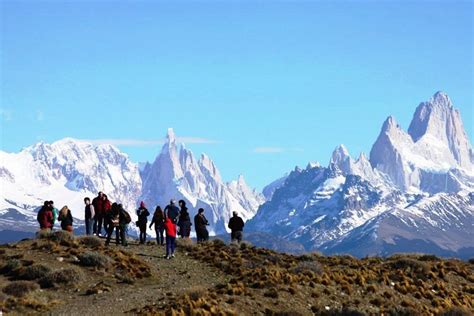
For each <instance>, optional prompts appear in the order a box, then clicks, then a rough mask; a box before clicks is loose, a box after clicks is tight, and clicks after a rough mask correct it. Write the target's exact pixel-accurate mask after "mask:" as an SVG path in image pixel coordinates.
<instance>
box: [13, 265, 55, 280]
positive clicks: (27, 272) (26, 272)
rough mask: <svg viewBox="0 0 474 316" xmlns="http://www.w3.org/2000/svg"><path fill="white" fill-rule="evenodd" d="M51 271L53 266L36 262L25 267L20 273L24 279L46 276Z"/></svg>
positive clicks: (19, 276) (20, 276) (20, 277)
mask: <svg viewBox="0 0 474 316" xmlns="http://www.w3.org/2000/svg"><path fill="white" fill-rule="evenodd" d="M50 272H51V268H50V267H48V266H45V265H43V264H34V265H31V266H28V267H26V268H24V269H23V270H22V271H21V272H20V273H19V275H18V278H19V279H22V280H37V279H41V278H44V277H45V276H46V275H48V273H50Z"/></svg>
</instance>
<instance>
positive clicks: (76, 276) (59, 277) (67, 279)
mask: <svg viewBox="0 0 474 316" xmlns="http://www.w3.org/2000/svg"><path fill="white" fill-rule="evenodd" d="M81 279H82V273H81V272H80V271H78V270H76V269H71V268H68V269H63V270H56V271H53V272H50V273H48V274H47V275H46V276H45V277H43V278H41V279H40V280H39V282H38V283H39V284H40V285H41V287H43V288H50V287H55V286H56V285H71V284H74V283H76V282H78V281H80V280H81Z"/></svg>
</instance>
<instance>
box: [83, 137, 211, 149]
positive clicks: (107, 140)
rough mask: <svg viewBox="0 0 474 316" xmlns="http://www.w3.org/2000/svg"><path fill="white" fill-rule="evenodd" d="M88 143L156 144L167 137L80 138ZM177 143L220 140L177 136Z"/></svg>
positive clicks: (119, 144)
mask: <svg viewBox="0 0 474 316" xmlns="http://www.w3.org/2000/svg"><path fill="white" fill-rule="evenodd" d="M80 141H84V142H87V143H91V144H95V145H104V144H106V145H114V146H133V147H143V146H156V145H163V144H164V143H165V142H166V139H164V138H160V139H136V138H102V139H80ZM176 142H177V143H184V144H216V143H218V141H216V140H213V139H208V138H202V137H176Z"/></svg>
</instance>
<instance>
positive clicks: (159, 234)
mask: <svg viewBox="0 0 474 316" xmlns="http://www.w3.org/2000/svg"><path fill="white" fill-rule="evenodd" d="M153 225H155V233H156V244H157V245H164V239H165V238H164V235H163V233H164V231H165V216H164V214H163V210H162V209H161V207H160V206H159V205H158V206H157V207H156V209H155V213H154V214H153V218H152V219H151V223H150V229H151V226H153Z"/></svg>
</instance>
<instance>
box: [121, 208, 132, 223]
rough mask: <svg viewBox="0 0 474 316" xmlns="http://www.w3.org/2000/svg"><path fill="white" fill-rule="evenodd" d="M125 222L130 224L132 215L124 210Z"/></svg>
mask: <svg viewBox="0 0 474 316" xmlns="http://www.w3.org/2000/svg"><path fill="white" fill-rule="evenodd" d="M123 220H124V221H125V224H130V222H131V221H132V218H131V217H130V214H128V212H127V211H126V210H123Z"/></svg>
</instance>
